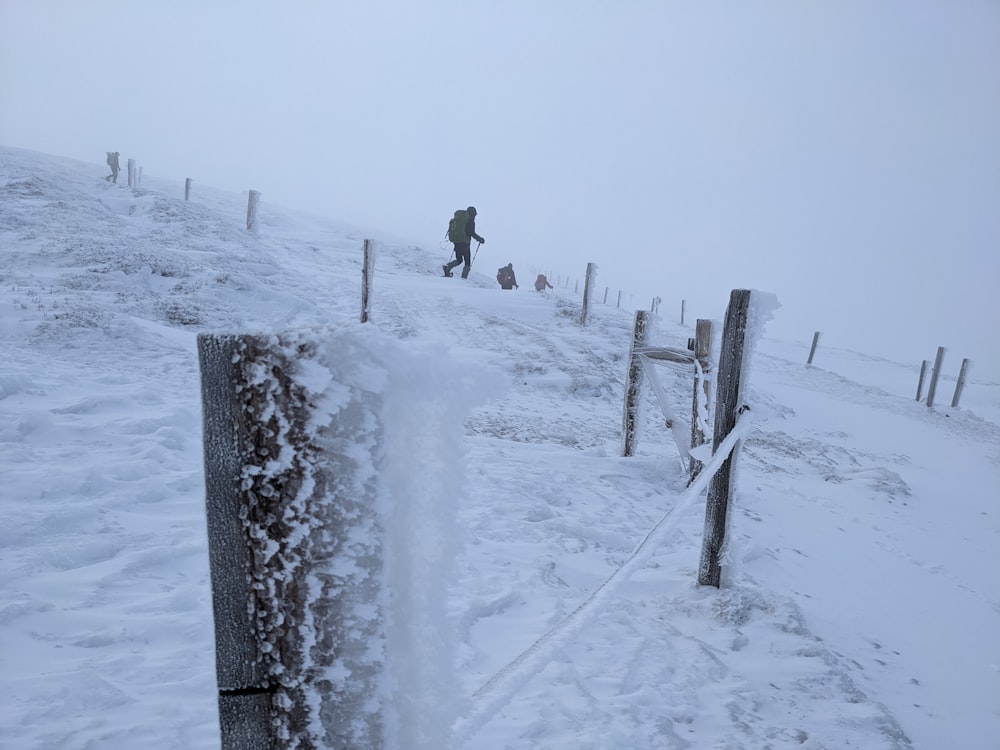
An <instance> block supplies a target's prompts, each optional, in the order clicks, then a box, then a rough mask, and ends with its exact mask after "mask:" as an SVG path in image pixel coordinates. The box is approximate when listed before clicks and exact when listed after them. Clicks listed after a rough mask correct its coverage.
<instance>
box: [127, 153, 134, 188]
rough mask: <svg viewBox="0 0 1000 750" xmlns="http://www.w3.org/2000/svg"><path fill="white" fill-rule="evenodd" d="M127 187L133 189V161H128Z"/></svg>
mask: <svg viewBox="0 0 1000 750" xmlns="http://www.w3.org/2000/svg"><path fill="white" fill-rule="evenodd" d="M128 186H129V187H135V159H129V160H128Z"/></svg>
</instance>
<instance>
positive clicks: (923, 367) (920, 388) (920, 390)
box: [917, 359, 927, 401]
mask: <svg viewBox="0 0 1000 750" xmlns="http://www.w3.org/2000/svg"><path fill="white" fill-rule="evenodd" d="M926 375H927V360H926V359H925V360H924V361H923V362H921V363H920V378H919V379H918V380H917V401H920V399H921V398H923V396H924V377H925V376H926Z"/></svg>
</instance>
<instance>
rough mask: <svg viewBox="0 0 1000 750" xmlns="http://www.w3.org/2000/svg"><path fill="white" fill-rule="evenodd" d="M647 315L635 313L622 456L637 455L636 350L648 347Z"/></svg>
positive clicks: (638, 369) (639, 365) (638, 364)
mask: <svg viewBox="0 0 1000 750" xmlns="http://www.w3.org/2000/svg"><path fill="white" fill-rule="evenodd" d="M647 320H648V318H647V313H646V311H645V310H636V311H635V323H634V326H633V329H632V346H631V347H630V348H629V354H628V374H627V376H626V378H625V410H624V414H623V415H622V455H623V456H626V457H628V456H631V455H634V454H635V447H636V443H637V441H638V439H639V396H640V393H641V391H640V386H641V384H642V362H641V361H640V360H639V355H638V354H636V352H635V350H636V349H637V348H638V347H642V346H645V345H646V335H647V333H648V331H647V328H648V326H647Z"/></svg>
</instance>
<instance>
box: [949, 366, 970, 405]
mask: <svg viewBox="0 0 1000 750" xmlns="http://www.w3.org/2000/svg"><path fill="white" fill-rule="evenodd" d="M968 372H969V360H968V359H963V360H962V367H961V369H960V370H959V371H958V382H957V383H955V395H954V396H952V398H951V408H953V409H954V408H955V407H957V406H958V400H959V399H960V398H962V389H963V388H965V376H966V375H967V374H968Z"/></svg>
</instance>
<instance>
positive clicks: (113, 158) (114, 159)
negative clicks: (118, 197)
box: [104, 151, 122, 185]
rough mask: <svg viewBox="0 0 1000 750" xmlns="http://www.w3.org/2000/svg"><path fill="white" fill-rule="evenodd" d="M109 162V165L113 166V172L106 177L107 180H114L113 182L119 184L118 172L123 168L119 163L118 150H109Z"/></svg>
mask: <svg viewBox="0 0 1000 750" xmlns="http://www.w3.org/2000/svg"><path fill="white" fill-rule="evenodd" d="M107 164H108V166H109V167H111V174H109V175H108V176H107V177H105V178H104V179H105V180H107V181H108V182H113V183H115V184H116V185H117V184H118V173H119V172H121V170H122V168H121V165H120V164H119V163H118V152H117V151H108V159H107Z"/></svg>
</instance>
